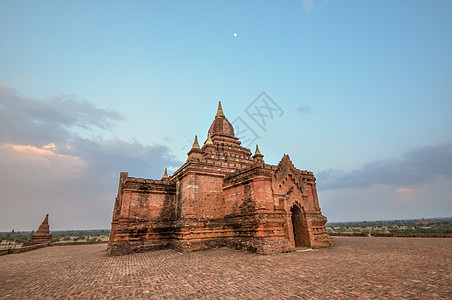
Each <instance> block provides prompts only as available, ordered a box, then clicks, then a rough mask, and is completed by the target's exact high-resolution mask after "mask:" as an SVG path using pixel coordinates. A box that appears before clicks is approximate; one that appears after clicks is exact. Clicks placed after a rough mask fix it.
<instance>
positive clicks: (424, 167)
mask: <svg viewBox="0 0 452 300" xmlns="http://www.w3.org/2000/svg"><path fill="white" fill-rule="evenodd" d="M441 176H445V177H447V178H451V177H452V143H448V144H443V145H439V146H426V147H422V148H419V149H416V150H413V151H411V152H408V153H406V154H405V155H403V157H402V158H401V159H392V160H385V161H376V162H372V163H368V164H365V165H364V166H363V167H362V168H360V169H357V170H353V171H351V172H342V171H340V170H332V169H330V170H325V171H322V172H320V173H319V174H318V186H319V189H323V190H329V189H339V188H346V187H351V188H366V187H369V186H371V185H374V184H385V185H393V186H399V187H400V186H412V185H417V184H424V183H430V182H433V181H435V180H437V179H438V178H439V177H441Z"/></svg>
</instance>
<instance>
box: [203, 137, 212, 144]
mask: <svg viewBox="0 0 452 300" xmlns="http://www.w3.org/2000/svg"><path fill="white" fill-rule="evenodd" d="M204 145H213V142H212V139H211V138H210V137H209V138H208V139H207V141H206V142H205V143H204Z"/></svg>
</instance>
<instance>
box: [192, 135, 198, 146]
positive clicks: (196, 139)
mask: <svg viewBox="0 0 452 300" xmlns="http://www.w3.org/2000/svg"><path fill="white" fill-rule="evenodd" d="M191 148H192V149H200V148H199V144H198V136H197V135H195V141H194V143H193V146H192V147H191Z"/></svg>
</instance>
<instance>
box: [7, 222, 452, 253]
mask: <svg viewBox="0 0 452 300" xmlns="http://www.w3.org/2000/svg"><path fill="white" fill-rule="evenodd" d="M326 229H327V231H328V233H330V234H353V235H358V234H360V235H363V236H365V235H367V236H374V235H375V234H423V233H452V217H447V218H429V219H410V220H387V221H357V222H334V223H327V224H326ZM33 233H34V231H19V232H15V231H12V232H0V249H5V248H17V247H21V246H22V244H23V243H24V242H25V241H27V240H28V239H30V236H31V235H32V234H33ZM51 234H52V238H53V240H54V241H55V243H74V242H99V243H100V242H107V241H108V238H109V235H110V229H94V230H64V231H63V230H61V231H59V230H57V231H52V232H51Z"/></svg>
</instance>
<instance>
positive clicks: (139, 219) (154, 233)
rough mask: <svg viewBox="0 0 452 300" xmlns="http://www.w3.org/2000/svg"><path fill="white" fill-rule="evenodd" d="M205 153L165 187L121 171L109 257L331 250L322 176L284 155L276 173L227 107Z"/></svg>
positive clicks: (194, 152) (196, 154) (166, 179)
mask: <svg viewBox="0 0 452 300" xmlns="http://www.w3.org/2000/svg"><path fill="white" fill-rule="evenodd" d="M207 137H208V138H207V140H206V142H205V143H204V145H203V146H202V147H200V146H199V144H198V141H197V138H196V137H195V142H194V144H193V147H192V149H191V150H190V151H189V152H188V158H187V161H186V163H185V164H183V165H182V166H181V167H180V168H179V169H178V170H177V171H176V172H174V174H173V175H172V176H168V175H167V173H166V169H165V173H164V175H163V177H162V179H160V180H153V179H143V178H133V177H129V176H128V173H125V172H122V173H121V175H120V179H119V190H118V195H117V197H116V201H115V206H114V210H113V221H112V225H111V233H110V241H109V244H108V252H109V253H110V254H112V255H120V254H127V253H132V252H138V251H145V250H151V249H161V248H173V249H176V250H180V251H192V250H199V249H207V248H212V247H221V246H227V247H232V248H237V249H244V250H250V251H255V252H258V253H278V252H285V251H293V250H295V248H296V247H302V246H306V247H312V248H319V247H329V246H332V245H333V240H332V239H331V238H330V236H329V235H328V234H327V232H326V229H325V223H326V218H325V217H324V216H323V215H322V213H321V211H320V207H319V201H318V198H317V190H316V183H315V177H314V175H313V174H312V172H309V171H302V170H299V169H297V168H295V166H294V165H293V164H292V162H291V160H290V158H289V156H288V155H284V157H283V158H282V159H281V161H280V162H279V164H278V165H277V166H273V165H269V164H266V163H265V162H264V159H263V158H264V156H263V155H262V154H261V153H260V151H259V148H258V147H257V146H256V152H255V154H254V155H252V153H251V151H250V150H249V149H247V148H245V147H243V146H241V145H240V144H241V142H240V141H239V139H238V138H237V137H235V135H234V129H233V127H232V125H231V123H229V121H228V119H227V118H226V117H225V116H224V114H223V110H222V108H221V103H219V105H218V111H217V114H216V116H215V119H214V121H213V123H212V125H211V126H210V129H209V132H208V134H207Z"/></svg>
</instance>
